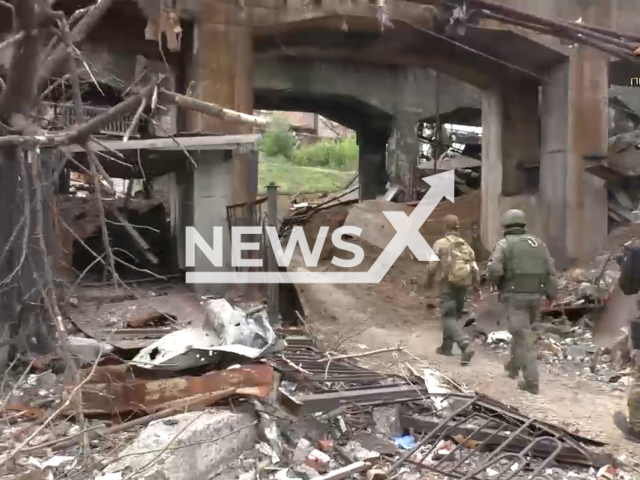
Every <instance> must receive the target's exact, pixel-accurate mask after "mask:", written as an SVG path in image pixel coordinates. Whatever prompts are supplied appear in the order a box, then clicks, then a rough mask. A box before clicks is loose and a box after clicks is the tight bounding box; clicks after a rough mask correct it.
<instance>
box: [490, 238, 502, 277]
mask: <svg viewBox="0 0 640 480" xmlns="http://www.w3.org/2000/svg"><path fill="white" fill-rule="evenodd" d="M505 245H506V242H505V241H504V240H500V241H499V242H498V243H496V246H495V247H494V249H493V252H491V257H489V260H488V261H487V278H488V279H489V282H490V283H492V284H493V285H498V284H499V283H500V280H501V279H502V277H503V276H504V249H505Z"/></svg>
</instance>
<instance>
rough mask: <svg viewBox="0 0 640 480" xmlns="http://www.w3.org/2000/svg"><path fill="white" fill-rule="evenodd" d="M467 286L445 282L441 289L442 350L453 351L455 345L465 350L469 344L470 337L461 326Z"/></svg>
mask: <svg viewBox="0 0 640 480" xmlns="http://www.w3.org/2000/svg"><path fill="white" fill-rule="evenodd" d="M467 291H468V288H466V287H457V286H455V285H451V284H449V283H446V282H443V283H442V289H441V291H440V312H441V314H442V347H441V348H442V350H443V351H444V352H451V351H452V349H453V345H458V348H459V349H460V350H463V349H464V348H466V347H467V346H468V345H469V337H467V335H465V333H464V332H463V330H462V327H461V326H460V323H459V321H460V319H461V318H462V312H463V310H464V304H465V301H466V300H467Z"/></svg>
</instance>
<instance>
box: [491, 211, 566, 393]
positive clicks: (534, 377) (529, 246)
mask: <svg viewBox="0 0 640 480" xmlns="http://www.w3.org/2000/svg"><path fill="white" fill-rule="evenodd" d="M503 228H504V238H502V239H501V240H500V241H499V242H498V243H497V244H496V246H495V248H494V250H493V253H492V254H491V258H489V260H488V262H487V277H488V279H489V282H491V283H492V284H494V285H496V286H497V287H498V290H499V292H500V301H501V303H502V304H503V305H504V307H505V315H506V317H507V325H508V329H509V333H511V336H512V339H511V355H510V359H509V361H508V362H507V364H506V365H505V366H504V368H505V371H506V372H507V374H508V375H509V377H511V378H514V379H515V378H517V377H518V376H519V375H520V372H521V371H522V376H523V379H524V380H521V381H520V382H518V388H520V389H521V390H524V391H527V392H529V393H533V394H537V393H538V390H539V375H538V366H537V355H536V351H535V340H536V336H535V333H534V332H533V330H532V329H531V324H532V323H533V322H534V321H535V320H536V318H537V316H538V312H539V308H540V300H541V298H542V297H547V298H549V299H550V298H553V297H555V295H556V294H557V288H558V286H557V280H556V278H555V268H554V262H553V259H552V258H551V256H550V255H549V252H548V250H547V247H546V246H545V244H544V243H543V242H542V240H540V239H538V238H536V237H534V236H533V235H530V234H528V233H527V232H526V219H525V215H524V213H523V212H522V211H520V210H509V211H508V212H506V213H505V215H504V218H503Z"/></svg>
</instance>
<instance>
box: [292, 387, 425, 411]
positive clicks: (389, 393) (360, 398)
mask: <svg viewBox="0 0 640 480" xmlns="http://www.w3.org/2000/svg"><path fill="white" fill-rule="evenodd" d="M427 395H428V392H427V389H426V388H425V387H419V386H417V385H396V386H392V387H378V388H369V389H356V390H346V391H344V390H343V391H338V392H336V391H332V392H323V393H316V394H310V395H297V396H295V397H292V396H290V395H288V394H287V393H285V392H284V391H282V390H281V391H280V396H281V401H282V403H283V404H284V405H285V406H286V407H287V408H288V409H289V410H290V411H291V412H292V413H294V414H295V415H302V414H307V413H315V412H326V411H329V410H333V409H334V408H338V407H340V406H342V405H349V404H356V405H360V406H364V405H369V406H371V405H390V404H397V403H403V402H411V401H415V400H422V399H423V398H425V397H426V396H427Z"/></svg>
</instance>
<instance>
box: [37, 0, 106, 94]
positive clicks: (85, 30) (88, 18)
mask: <svg viewBox="0 0 640 480" xmlns="http://www.w3.org/2000/svg"><path fill="white" fill-rule="evenodd" d="M112 3H113V0H98V1H97V2H96V4H95V5H94V6H93V7H92V8H91V10H90V11H89V12H88V13H86V14H85V15H84V17H83V18H82V20H80V21H79V22H78V24H77V25H76V26H75V27H74V29H73V31H72V32H71V39H70V40H71V43H72V44H77V43H79V42H81V41H82V40H84V38H85V37H86V36H87V35H88V34H89V32H90V31H91V30H92V29H93V27H94V26H95V25H96V24H97V23H98V22H99V21H100V19H101V18H102V17H103V16H104V14H105V13H106V11H107V10H108V9H109V7H110V6H111V4H112ZM66 49H67V47H66V46H65V45H58V47H57V48H56V49H55V50H54V52H53V54H52V55H51V57H49V58H48V59H47V60H46V63H45V64H44V66H43V67H42V69H41V70H40V72H39V76H38V85H39V86H40V88H39V90H43V89H44V84H45V83H46V82H47V79H48V78H49V77H50V76H51V75H52V74H53V73H54V72H55V71H56V70H57V69H58V68H60V66H61V65H62V63H63V62H64V60H65V56H66Z"/></svg>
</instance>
